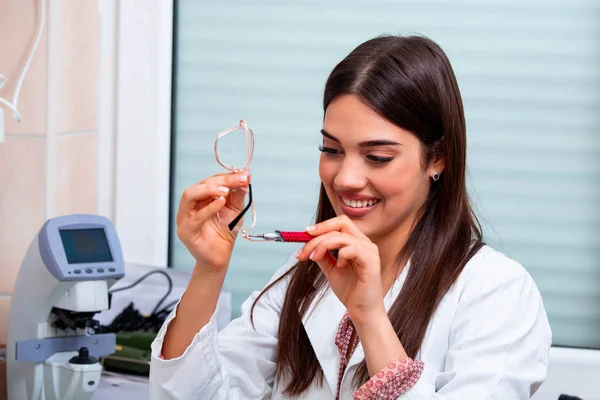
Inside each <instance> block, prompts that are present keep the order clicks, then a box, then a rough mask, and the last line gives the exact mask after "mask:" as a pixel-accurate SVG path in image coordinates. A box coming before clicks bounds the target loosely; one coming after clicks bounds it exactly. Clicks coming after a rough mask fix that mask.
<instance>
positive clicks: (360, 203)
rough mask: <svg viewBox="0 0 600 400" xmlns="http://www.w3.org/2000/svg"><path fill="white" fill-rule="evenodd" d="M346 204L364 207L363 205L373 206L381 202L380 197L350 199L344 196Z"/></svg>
mask: <svg viewBox="0 0 600 400" xmlns="http://www.w3.org/2000/svg"><path fill="white" fill-rule="evenodd" d="M342 200H343V201H344V204H346V205H347V206H349V207H352V208H363V207H371V206H372V205H374V204H377V203H379V200H378V199H369V200H350V199H347V198H345V197H342Z"/></svg>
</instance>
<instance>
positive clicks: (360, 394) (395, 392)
mask: <svg viewBox="0 0 600 400" xmlns="http://www.w3.org/2000/svg"><path fill="white" fill-rule="evenodd" d="M422 372H423V362H422V361H419V360H417V361H413V360H412V359H411V358H409V357H406V358H402V359H400V360H397V361H392V362H391V363H389V364H388V365H387V366H386V367H385V368H384V369H383V370H381V371H379V372H378V373H377V374H376V375H375V376H373V377H372V378H371V379H369V380H368V381H367V382H366V383H365V384H364V385H362V386H361V387H359V388H358V390H356V391H355V392H354V400H396V399H397V398H398V396H400V395H401V394H402V393H404V392H406V391H407V390H408V389H410V388H411V387H412V386H413V385H414V384H415V383H417V381H418V380H419V377H420V376H421V373H422Z"/></svg>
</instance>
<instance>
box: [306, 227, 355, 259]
mask: <svg viewBox="0 0 600 400" xmlns="http://www.w3.org/2000/svg"><path fill="white" fill-rule="evenodd" d="M351 241H352V236H351V235H349V234H347V233H342V232H338V231H334V232H327V233H324V234H322V235H320V236H317V237H316V238H314V239H312V240H311V241H310V242H308V243H306V244H305V245H304V247H303V248H302V249H301V250H300V252H299V253H298V254H297V255H296V257H298V259H299V260H304V259H308V258H310V259H311V260H313V261H316V259H315V258H314V257H322V256H323V255H324V254H325V253H326V252H327V251H328V250H336V249H339V248H341V247H342V246H344V245H347V244H349V243H350V242H351Z"/></svg>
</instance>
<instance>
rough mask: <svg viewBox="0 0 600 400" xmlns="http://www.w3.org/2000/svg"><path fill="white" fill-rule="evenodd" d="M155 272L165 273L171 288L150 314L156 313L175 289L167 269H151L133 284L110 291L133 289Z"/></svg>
mask: <svg viewBox="0 0 600 400" xmlns="http://www.w3.org/2000/svg"><path fill="white" fill-rule="evenodd" d="M153 274H161V275H164V276H165V277H166V278H167V281H168V282H169V288H168V289H167V293H165V295H164V296H163V297H162V298H161V299H160V300H159V302H158V303H156V306H154V309H153V310H152V312H151V313H150V315H154V314H155V313H156V311H157V310H158V308H159V307H160V306H161V304H162V303H163V302H164V301H165V300H166V299H167V297H169V295H170V294H171V291H172V290H173V280H172V279H171V277H170V276H169V274H167V273H166V272H165V271H161V270H154V271H150V272H148V273H147V274H145V275H143V276H141V277H140V278H139V279H138V280H136V281H135V282H133V283H132V284H131V285H128V286H123V287H121V288H118V289H113V290H110V291H109V292H108V293H110V294H112V293H116V292H120V291H123V290H127V289H131V288H132V287H135V286H137V285H139V284H140V282H142V281H143V280H144V279H146V278H147V277H149V276H150V275H153Z"/></svg>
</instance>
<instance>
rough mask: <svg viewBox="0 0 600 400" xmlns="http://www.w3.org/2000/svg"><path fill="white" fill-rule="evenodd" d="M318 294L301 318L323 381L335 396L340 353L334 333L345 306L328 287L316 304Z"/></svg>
mask: <svg viewBox="0 0 600 400" xmlns="http://www.w3.org/2000/svg"><path fill="white" fill-rule="evenodd" d="M319 297H320V294H319V295H317V296H316V298H315V301H313V304H311V306H310V307H309V309H308V311H307V312H306V314H305V315H304V317H303V318H302V323H303V324H304V329H305V330H306V334H307V335H308V338H309V340H310V342H311V344H312V347H313V349H314V351H315V354H316V356H317V359H318V361H319V364H321V368H322V369H323V373H324V376H325V381H326V383H327V384H328V385H329V388H330V390H331V393H332V395H333V396H335V391H336V390H337V381H338V371H339V365H340V353H339V350H338V348H337V346H336V345H335V335H336V334H337V330H338V326H339V323H340V321H341V320H342V317H343V316H344V312H345V311H346V308H345V307H344V305H343V304H342V302H340V300H339V299H338V298H337V296H336V295H335V293H333V291H332V290H331V289H329V288H327V291H326V292H325V296H324V297H323V299H322V300H321V301H320V302H319V303H318V304H317V300H318V299H319Z"/></svg>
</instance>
